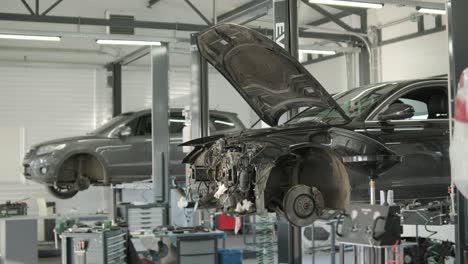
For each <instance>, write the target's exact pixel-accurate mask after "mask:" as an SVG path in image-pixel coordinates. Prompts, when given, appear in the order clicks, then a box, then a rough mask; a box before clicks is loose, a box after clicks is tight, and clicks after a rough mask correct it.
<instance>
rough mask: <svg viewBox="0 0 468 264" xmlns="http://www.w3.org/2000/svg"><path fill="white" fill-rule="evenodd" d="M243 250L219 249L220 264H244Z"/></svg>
mask: <svg viewBox="0 0 468 264" xmlns="http://www.w3.org/2000/svg"><path fill="white" fill-rule="evenodd" d="M242 255H243V254H242V250H238V249H218V264H242Z"/></svg>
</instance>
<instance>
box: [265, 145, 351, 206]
mask: <svg viewBox="0 0 468 264" xmlns="http://www.w3.org/2000/svg"><path fill="white" fill-rule="evenodd" d="M291 177H296V179H292V178H291ZM297 184H304V185H307V186H310V187H316V188H317V189H318V190H319V191H320V192H321V193H322V195H323V198H324V201H325V207H326V208H336V209H343V208H344V207H345V206H346V205H347V204H348V203H349V200H350V194H351V185H350V180H349V175H348V172H347V170H346V168H345V166H344V164H343V162H342V161H341V159H340V158H339V157H338V156H337V155H336V154H335V153H334V152H333V151H332V150H331V149H329V148H328V147H326V146H321V145H316V144H300V145H295V146H292V147H291V148H290V151H289V152H288V153H285V154H284V155H282V156H280V157H278V159H277V160H276V162H275V166H274V167H273V168H272V170H271V172H270V175H269V177H268V180H267V183H266V186H265V197H264V199H265V201H264V202H265V205H266V206H270V207H271V206H272V205H273V204H278V203H281V204H282V199H283V197H284V195H285V193H286V192H287V191H288V190H289V188H291V187H292V186H294V185H297ZM278 193H281V195H278ZM275 197H281V198H280V199H278V198H275ZM270 210H271V208H270Z"/></svg>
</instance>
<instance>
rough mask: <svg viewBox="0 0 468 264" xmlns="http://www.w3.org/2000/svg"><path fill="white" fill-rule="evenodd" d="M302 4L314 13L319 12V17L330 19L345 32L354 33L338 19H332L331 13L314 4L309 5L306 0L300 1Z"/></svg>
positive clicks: (352, 29)
mask: <svg viewBox="0 0 468 264" xmlns="http://www.w3.org/2000/svg"><path fill="white" fill-rule="evenodd" d="M302 2H303V3H304V4H306V5H307V6H309V7H310V8H312V9H314V10H315V11H317V12H319V13H320V14H321V15H323V16H325V17H327V18H328V19H330V20H331V21H332V22H333V23H335V24H337V25H338V26H340V27H341V28H342V29H344V30H347V31H356V29H354V28H352V27H351V26H349V25H348V24H346V23H345V22H343V21H341V20H340V19H339V18H336V17H334V16H333V14H332V13H330V12H328V11H327V10H325V9H323V8H322V7H320V6H318V5H315V4H310V3H309V2H308V1H307V0H302Z"/></svg>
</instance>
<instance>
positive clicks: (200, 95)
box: [190, 34, 210, 139]
mask: <svg viewBox="0 0 468 264" xmlns="http://www.w3.org/2000/svg"><path fill="white" fill-rule="evenodd" d="M196 37H197V34H193V35H192V36H191V39H190V41H191V45H190V53H191V72H192V79H191V82H190V87H191V97H190V99H191V102H190V113H191V118H190V120H191V128H192V139H195V138H199V137H206V136H209V132H210V131H209V101H208V63H207V62H206V60H205V59H204V58H203V57H202V56H200V53H199V52H198V48H197V45H196Z"/></svg>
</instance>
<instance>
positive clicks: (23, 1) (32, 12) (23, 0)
mask: <svg viewBox="0 0 468 264" xmlns="http://www.w3.org/2000/svg"><path fill="white" fill-rule="evenodd" d="M21 3H23V5H24V7H26V9H27V10H28V11H29V13H31V15H34V14H35V13H34V11H33V10H32V8H31V7H30V6H29V4H28V2H26V0H21Z"/></svg>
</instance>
